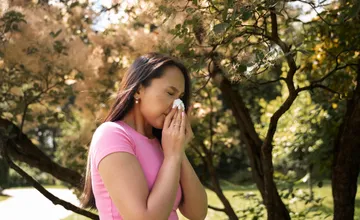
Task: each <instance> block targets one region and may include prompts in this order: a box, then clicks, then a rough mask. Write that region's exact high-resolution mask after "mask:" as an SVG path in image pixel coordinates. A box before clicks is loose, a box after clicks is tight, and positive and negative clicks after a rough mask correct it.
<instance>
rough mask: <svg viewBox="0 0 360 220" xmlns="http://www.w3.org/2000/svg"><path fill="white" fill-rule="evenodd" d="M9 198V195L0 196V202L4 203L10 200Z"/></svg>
mask: <svg viewBox="0 0 360 220" xmlns="http://www.w3.org/2000/svg"><path fill="white" fill-rule="evenodd" d="M8 198H9V196H7V195H0V202H1V201H4V200H5V199H8Z"/></svg>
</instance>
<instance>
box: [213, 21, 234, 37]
mask: <svg viewBox="0 0 360 220" xmlns="http://www.w3.org/2000/svg"><path fill="white" fill-rule="evenodd" d="M229 26H230V25H229V24H228V23H225V22H223V23H220V24H217V25H215V26H214V28H213V31H214V32H215V34H221V33H223V32H225V30H226V29H227V28H228V27H229Z"/></svg>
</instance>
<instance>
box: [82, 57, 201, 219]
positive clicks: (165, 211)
mask: <svg viewBox="0 0 360 220" xmlns="http://www.w3.org/2000/svg"><path fill="white" fill-rule="evenodd" d="M190 86H191V82H190V77H189V75H188V72H187V70H186V68H185V67H184V65H183V64H181V63H180V62H178V61H177V60H175V59H174V58H171V57H169V56H165V55H161V54H158V53H149V54H146V55H144V56H141V57H139V58H137V59H136V60H135V61H134V63H133V64H132V65H131V67H130V68H129V70H128V71H127V73H126V74H125V76H124V78H123V79H122V82H121V87H120V90H119V92H118V95H117V98H116V100H115V102H114V104H113V106H112V107H111V109H110V112H109V114H108V116H107V117H106V119H105V120H104V122H103V123H102V124H101V125H100V126H99V127H98V128H97V129H96V131H95V132H94V134H93V137H92V140H91V144H90V150H89V156H88V165H87V171H86V178H85V184H84V191H83V195H82V198H81V203H82V205H83V207H86V208H96V209H97V210H98V212H99V216H100V219H101V220H110V219H111V220H112V219H114V220H115V219H116V220H118V219H125V220H137V219H139V220H140V219H141V220H145V219H146V220H148V219H149V220H162V219H171V220H175V219H178V216H177V213H176V210H177V209H178V208H179V210H180V212H181V213H182V214H183V215H184V216H185V217H187V218H188V219H191V220H197V219H205V216H206V214H207V196H206V192H205V189H204V187H203V186H202V184H201V182H200V181H199V179H198V177H197V175H196V173H195V171H194V169H193V168H192V166H191V164H190V163H189V161H188V159H187V157H186V154H185V148H186V147H187V144H188V142H189V141H190V140H191V139H192V138H193V133H192V130H191V126H190V122H189V118H188V116H187V115H188V114H189V111H190V109H189V103H190V92H191V89H190ZM176 99H181V100H182V102H183V104H184V106H185V110H183V109H178V108H172V106H173V103H174V100H176Z"/></svg>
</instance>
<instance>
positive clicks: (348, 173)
mask: <svg viewBox="0 0 360 220" xmlns="http://www.w3.org/2000/svg"><path fill="white" fill-rule="evenodd" d="M356 82H357V85H356V88H355V91H354V94H353V97H352V99H351V100H349V101H348V103H347V109H346V113H345V116H344V119H343V122H342V125H341V126H340V129H339V133H338V136H337V140H336V142H335V149H334V163H333V170H332V191H333V197H334V220H349V219H354V206H355V196H356V190H357V179H358V176H359V168H360V159H359V158H360V135H359V134H360V61H359V65H358V71H357V79H356Z"/></svg>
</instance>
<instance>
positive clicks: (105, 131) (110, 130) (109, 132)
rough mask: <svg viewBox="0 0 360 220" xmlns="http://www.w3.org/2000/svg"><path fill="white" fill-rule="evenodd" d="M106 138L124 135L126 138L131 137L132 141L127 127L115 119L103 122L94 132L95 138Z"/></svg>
mask: <svg viewBox="0 0 360 220" xmlns="http://www.w3.org/2000/svg"><path fill="white" fill-rule="evenodd" d="M104 137H105V138H106V139H111V138H112V137H114V138H119V137H123V138H126V139H129V141H130V142H132V141H131V140H130V139H131V137H130V135H129V133H128V132H127V131H126V127H125V126H123V125H122V124H121V123H119V122H117V121H115V122H113V121H107V122H103V123H101V124H100V125H99V126H98V127H97V128H96V129H95V132H94V134H93V139H95V140H96V139H99V138H104Z"/></svg>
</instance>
